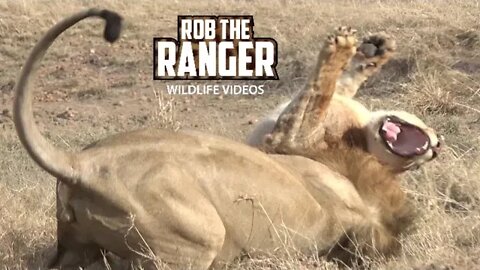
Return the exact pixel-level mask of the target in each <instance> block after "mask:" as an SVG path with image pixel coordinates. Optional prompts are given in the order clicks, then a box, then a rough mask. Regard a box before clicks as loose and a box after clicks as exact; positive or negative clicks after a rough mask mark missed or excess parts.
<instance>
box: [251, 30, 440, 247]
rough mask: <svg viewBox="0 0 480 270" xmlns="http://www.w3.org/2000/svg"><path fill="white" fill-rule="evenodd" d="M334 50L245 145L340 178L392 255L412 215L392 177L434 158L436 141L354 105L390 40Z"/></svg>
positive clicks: (399, 119)
mask: <svg viewBox="0 0 480 270" xmlns="http://www.w3.org/2000/svg"><path fill="white" fill-rule="evenodd" d="M337 47H338V46H324V48H323V49H322V52H321V54H320V58H319V59H318V64H317V67H316V69H315V71H314V74H313V77H312V78H311V79H310V81H309V82H308V83H307V85H306V87H305V89H304V90H303V91H301V92H299V93H298V94H297V95H296V96H295V97H294V98H293V99H292V100H291V101H289V102H287V103H285V104H282V105H280V106H279V107H278V108H277V109H275V110H274V111H273V113H271V114H270V115H269V116H268V117H266V118H265V119H264V120H263V121H261V122H260V123H259V124H258V125H257V127H256V128H255V129H254V130H253V132H252V133H251V134H250V135H249V137H248V138H247V142H248V143H249V144H250V145H252V146H255V147H259V148H261V149H263V150H264V151H266V152H268V153H277V154H289V155H301V156H304V157H308V158H311V159H313V160H316V161H318V162H321V163H322V164H324V165H326V166H327V167H328V168H330V169H332V170H333V171H336V172H338V173H340V174H341V175H343V176H345V177H346V178H347V179H349V180H350V181H351V182H352V184H353V185H354V186H355V188H356V190H357V192H358V193H359V195H360V197H361V198H362V201H363V202H364V203H365V204H366V205H367V206H368V207H370V208H371V209H376V211H378V216H379V217H380V219H379V220H380V222H381V223H382V226H383V228H385V231H384V232H383V234H381V235H376V236H374V238H378V239H377V241H376V243H375V244H374V245H375V248H377V249H379V250H383V251H385V250H391V249H393V248H394V247H395V246H397V244H396V240H395V239H396V237H397V236H398V235H399V234H400V233H401V232H402V231H404V230H405V229H406V228H407V225H408V224H409V223H411V217H412V213H413V210H412V209H411V208H410V206H409V203H408V201H407V200H406V196H405V193H404V191H403V190H402V189H401V186H400V182H399V179H398V177H399V175H400V174H401V173H402V172H404V171H406V170H408V169H412V168H418V167H419V166H421V165H422V164H424V163H425V162H427V161H430V160H432V159H433V158H435V157H436V156H437V154H438V151H439V150H440V139H439V137H438V136H437V135H436V133H435V132H434V130H433V129H432V128H430V127H427V125H425V123H423V121H421V120H420V119H419V118H418V117H416V116H415V115H412V114H410V113H407V112H404V111H374V112H370V111H369V110H368V109H366V108H365V106H363V105H362V104H361V103H360V102H358V101H356V100H354V99H353V96H354V95H355V94H356V92H357V90H358V88H359V86H360V85H361V83H362V82H363V81H365V80H366V79H367V78H368V77H369V76H370V75H372V74H374V73H375V72H378V70H379V69H380V68H381V66H382V65H383V64H385V63H386V62H387V61H388V59H389V58H390V57H391V56H392V54H393V52H394V51H395V43H394V41H393V40H392V39H391V38H390V37H388V36H387V35H385V34H380V35H374V36H371V37H368V38H366V39H365V40H364V42H363V43H362V44H361V45H360V46H359V47H358V50H357V52H356V54H354V53H353V52H352V53H351V54H349V55H347V54H344V53H343V52H340V53H341V54H342V57H346V59H341V60H340V56H338V55H337V54H338V53H339V52H338V50H337ZM379 238H381V239H383V240H381V241H379ZM344 247H345V246H344Z"/></svg>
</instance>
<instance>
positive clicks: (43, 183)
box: [0, 0, 480, 269]
mask: <svg viewBox="0 0 480 270" xmlns="http://www.w3.org/2000/svg"><path fill="white" fill-rule="evenodd" d="M99 2H101V4H99ZM162 2H163V1H154V0H140V1H134V2H132V1H127V0H119V1H114V0H104V1H91V0H84V1H73V0H69V1H59V0H54V1H40V0H23V1H13V0H6V1H3V2H0V61H1V63H2V67H3V68H2V72H1V73H0V101H1V103H0V106H1V107H0V108H1V110H0V111H3V110H4V109H5V108H8V109H9V108H10V106H11V100H12V88H13V84H14V81H15V78H16V76H17V74H18V71H19V68H20V67H21V65H22V63H23V61H24V60H25V57H26V55H25V54H26V53H27V52H28V51H29V50H30V49H31V48H32V46H33V43H34V42H35V41H36V40H37V39H38V38H39V37H40V35H41V34H42V33H43V32H44V31H45V30H46V29H48V28H49V27H50V26H51V25H52V24H53V23H55V22H56V21H58V20H59V19H60V18H62V17H63V16H65V15H68V14H71V13H72V12H75V11H77V10H79V9H80V8H82V7H91V6H102V7H107V8H111V9H114V10H116V11H118V12H120V13H121V14H122V15H124V16H125V18H126V28H125V31H124V36H123V38H122V39H121V40H120V42H119V43H118V44H115V45H105V44H104V43H103V42H102V41H101V40H100V38H98V35H99V30H98V29H99V27H97V26H98V24H97V22H94V21H93V22H84V23H82V24H80V25H78V26H76V27H75V28H74V29H72V30H71V31H69V32H68V33H66V34H65V35H63V36H62V37H61V38H60V39H59V40H58V42H57V43H56V44H55V45H54V46H53V48H52V49H51V50H50V52H49V54H48V55H47V58H46V60H45V61H44V64H43V66H42V68H41V69H40V71H39V76H38V79H37V82H36V83H35V86H36V87H37V96H38V101H40V102H38V101H37V108H38V109H37V117H38V119H39V120H41V124H42V125H43V128H44V130H46V131H49V132H46V134H47V136H49V137H50V138H51V139H52V140H53V141H55V142H56V143H57V144H58V145H59V146H62V147H64V148H73V149H78V148H80V147H81V146H82V145H86V144H87V143H89V142H91V141H93V140H94V139H98V138H100V137H103V136H105V135H108V134H111V133H115V132H118V131H121V130H125V129H132V128H135V127H139V126H145V125H159V126H166V127H169V128H178V125H179V123H180V124H181V125H182V126H184V127H192V128H196V129H201V130H205V131H208V132H211V133H217V134H222V135H225V136H228V137H231V138H235V139H241V138H243V137H245V134H246V132H248V130H249V129H250V128H251V127H250V126H248V125H245V122H246V120H248V119H250V118H258V117H260V116H261V115H262V114H263V113H264V111H265V110H269V109H271V108H272V107H273V106H274V105H275V104H277V103H278V102H280V101H281V100H282V99H283V98H284V97H285V96H288V95H290V94H292V93H293V92H294V91H296V90H297V89H299V88H301V86H302V85H303V83H304V82H305V80H306V77H307V76H308V75H309V70H310V68H311V67H312V66H313V64H314V62H313V60H314V58H315V57H314V56H315V55H316V54H317V52H318V49H319V47H320V44H321V40H322V37H324V36H325V34H326V33H327V31H329V29H331V28H332V27H334V26H337V25H340V24H343V25H352V26H355V27H356V28H357V29H358V30H359V32H360V34H361V35H362V34H365V33H367V32H376V31H380V30H381V31H386V32H388V33H390V34H392V35H393V36H395V37H396V39H397V41H398V47H399V54H398V56H397V58H396V59H395V60H394V61H392V63H390V64H388V65H387V66H386V67H385V69H384V70H383V71H382V72H381V74H379V75H378V76H376V77H375V78H372V80H370V81H369V82H368V83H367V84H366V85H365V86H364V87H363V88H362V90H361V94H360V99H361V100H362V101H363V102H364V103H365V104H367V105H368V106H369V107H371V108H377V109H378V108H385V109H405V110H408V111H411V112H413V113H416V114H418V115H419V116H421V118H423V119H425V121H426V122H427V123H428V124H429V125H431V126H434V127H435V128H437V129H438V131H439V132H440V133H442V134H443V135H444V136H445V137H446V140H447V147H446V148H445V151H444V152H443V153H442V154H441V157H440V158H439V159H437V160H436V161H434V162H432V163H431V164H429V165H427V166H425V167H424V168H423V169H421V170H420V171H416V172H412V173H409V174H407V175H406V176H405V180H404V182H405V188H406V190H407V191H408V193H409V194H410V195H411V197H412V199H413V200H414V201H415V204H416V206H417V209H418V212H419V218H418V220H417V222H416V225H415V228H414V229H413V230H412V231H411V233H410V234H409V235H407V236H405V237H404V238H402V239H401V241H402V242H403V250H402V254H401V255H400V256H398V257H396V258H393V259H383V260H382V259H379V260H374V261H369V262H368V263H369V265H371V266H372V267H374V268H383V269H392V268H394V269H411V268H412V267H414V266H419V265H425V264H429V263H435V264H437V265H441V264H444V265H452V266H455V268H456V269H471V268H472V267H474V266H476V265H477V264H478V263H480V262H479V259H478V254H479V253H480V149H479V143H480V136H479V134H480V49H479V48H480V20H479V18H480V3H479V2H478V1H469V0H462V1H461V0H457V1H453V0H452V1H446V0H445V1H429V2H427V1H420V0H418V1H408V0H404V1H393V0H391V1H373V0H372V1H370V0H351V1H333V0H332V1H313V0H312V1H307V0H301V1H293V0H279V1H254V0H252V1H233V0H231V1H219V2H215V4H214V3H213V2H209V1H207V0H200V1H191V2H187V1H168V2H167V3H162ZM133 3H135V4H133ZM215 13H218V14H229V13H230V14H253V15H254V16H255V26H256V29H255V33H256V35H262V36H272V37H274V38H275V39H276V40H277V42H278V43H279V48H280V53H279V65H278V68H279V76H280V78H281V80H280V81H274V82H266V94H265V95H264V96H261V97H257V98H255V99H254V98H249V97H225V98H224V99H223V100H217V99H216V98H214V97H167V96H164V95H163V94H162V95H159V91H161V90H163V89H165V85H164V84H163V83H162V82H154V83H152V81H151V64H152V63H151V58H152V55H151V43H152V37H153V36H175V34H176V16H177V15H178V14H215ZM94 26H95V27H94ZM87 78H88V79H87ZM40 92H41V93H42V94H39V93H40ZM153 93H156V95H154V94H153ZM164 94H165V93H164ZM140 97H141V98H140ZM118 100H122V101H123V100H125V104H123V105H122V106H114V105H111V104H112V103H114V102H115V101H118ZM145 100H147V101H145ZM148 100H151V102H150V101H148ZM66 106H68V107H72V108H74V109H75V110H76V111H77V112H78V116H76V118H74V119H70V120H66V121H64V120H59V119H57V118H55V117H54V115H56V113H58V112H61V111H62V110H64V109H65V107H66ZM189 109H190V111H189ZM0 127H1V132H0V153H1V155H0V171H1V172H2V174H1V179H0V266H1V267H2V269H26V268H28V269H33V268H43V266H44V264H45V260H46V256H47V255H48V253H49V252H50V251H51V247H52V246H54V244H55V218H54V212H55V211H54V210H55V204H54V180H53V179H52V177H50V176H48V175H47V174H46V173H44V172H43V171H41V170H40V169H38V168H37V167H36V166H35V165H34V163H33V162H32V161H31V160H30V158H29V157H28V156H27V155H26V153H25V151H24V150H23V148H22V147H21V145H20V143H19V142H18V140H17V138H16V135H15V133H14V129H13V126H12V123H11V120H10V118H9V115H8V112H5V113H3V115H0ZM231 268H232V269H316V268H320V269H336V268H337V266H335V265H334V264H331V263H326V262H324V261H323V260H322V259H320V258H301V257H299V258H294V259H282V258H275V257H270V258H263V259H255V260H246V261H242V262H239V263H237V264H235V265H233V266H232V267H231ZM431 269H435V268H431Z"/></svg>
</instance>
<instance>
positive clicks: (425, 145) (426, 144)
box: [422, 142, 428, 150]
mask: <svg viewBox="0 0 480 270" xmlns="http://www.w3.org/2000/svg"><path fill="white" fill-rule="evenodd" d="M427 148H428V142H425V144H424V145H423V146H422V149H423V150H427Z"/></svg>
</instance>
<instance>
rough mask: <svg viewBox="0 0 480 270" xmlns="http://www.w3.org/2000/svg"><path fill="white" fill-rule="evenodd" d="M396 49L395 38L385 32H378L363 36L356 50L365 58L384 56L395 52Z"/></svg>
mask: <svg viewBox="0 0 480 270" xmlns="http://www.w3.org/2000/svg"><path fill="white" fill-rule="evenodd" d="M396 49H397V47H396V43H395V40H394V39H393V38H392V37H391V36H389V35H387V34H385V33H379V34H375V35H370V36H368V37H366V38H364V39H363V41H362V44H361V45H360V46H359V47H358V49H357V50H358V52H359V53H362V54H363V55H364V56H365V57H366V58H372V57H375V56H380V57H382V56H385V55H387V54H389V53H393V52H395V50H396Z"/></svg>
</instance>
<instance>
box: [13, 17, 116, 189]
mask: <svg viewBox="0 0 480 270" xmlns="http://www.w3.org/2000/svg"><path fill="white" fill-rule="evenodd" d="M88 17H100V18H102V19H104V20H105V21H106V25H105V31H104V38H105V39H106V40H107V41H109V42H114V41H115V40H117V39H118V37H119V36H120V30H121V22H122V18H121V17H120V16H119V15H118V14H116V13H114V12H112V11H108V10H100V9H88V10H85V11H82V12H79V13H77V14H74V15H72V16H70V17H68V18H66V19H64V20H62V21H61V22H59V23H57V24H56V25H55V26H54V27H52V28H51V29H50V30H49V31H48V32H47V33H46V34H45V35H44V36H43V37H42V39H41V40H40V41H39V42H38V43H37V44H36V45H35V47H34V48H33V50H32V52H31V53H30V56H29V57H28V59H27V61H26V63H25V65H24V66H23V69H22V73H21V75H20V78H19V79H18V81H17V84H16V89H15V93H16V94H15V103H14V108H13V111H14V122H15V128H16V129H17V133H18V136H19V138H20V141H21V142H22V144H23V146H24V147H25V148H26V149H27V151H28V153H29V154H30V156H31V157H32V158H33V160H35V162H37V164H38V165H40V167H42V168H43V169H45V170H46V171H47V172H48V173H50V174H52V175H53V176H55V177H57V178H59V179H60V180H62V181H64V182H66V184H75V183H76V182H77V181H78V180H79V172H78V169H76V167H77V166H76V157H75V154H74V153H69V152H66V151H64V150H62V149H59V148H57V147H55V146H54V145H53V144H51V143H49V142H48V141H47V140H46V139H45V137H43V136H42V134H41V133H40V132H39V131H38V127H37V126H36V125H35V121H34V119H33V112H32V100H33V95H32V92H33V91H32V90H31V89H30V88H29V87H28V86H29V82H30V77H31V76H32V75H33V74H34V73H35V70H36V68H37V67H38V65H39V63H40V61H41V60H42V58H43V56H44V55H45V52H46V51H47V49H48V48H49V47H50V46H51V45H52V43H53V41H55V39H56V38H57V37H58V36H59V35H60V34H61V33H63V32H64V31H65V30H67V29H68V28H70V27H71V26H73V25H74V24H76V23H77V22H79V21H81V20H83V19H85V18H88Z"/></svg>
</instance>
